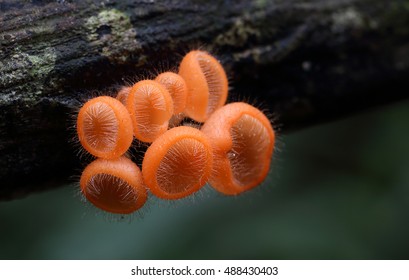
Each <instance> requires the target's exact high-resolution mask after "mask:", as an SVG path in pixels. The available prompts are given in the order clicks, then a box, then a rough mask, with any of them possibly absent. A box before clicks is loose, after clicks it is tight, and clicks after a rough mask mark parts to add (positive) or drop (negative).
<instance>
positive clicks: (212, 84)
mask: <svg viewBox="0 0 409 280" xmlns="http://www.w3.org/2000/svg"><path fill="white" fill-rule="evenodd" d="M179 75H180V76H182V78H183V79H184V80H185V82H186V85H187V89H188V94H187V103H186V109H185V113H186V115H187V116H188V117H190V118H192V119H193V120H195V121H198V122H204V121H206V120H207V119H208V118H209V116H210V115H211V114H212V113H213V112H214V111H215V110H216V109H218V108H220V107H221V106H223V105H224V104H225V103H226V100H227V92H228V81H227V76H226V73H225V71H224V69H223V67H222V65H221V64H220V63H219V62H218V61H217V60H216V59H215V58H214V57H213V56H211V55H210V54H208V53H207V52H204V51H197V50H196V51H191V52H189V53H188V54H187V55H186V56H185V57H184V58H183V60H182V62H181V63H180V67H179Z"/></svg>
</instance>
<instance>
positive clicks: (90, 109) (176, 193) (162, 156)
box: [77, 50, 275, 214]
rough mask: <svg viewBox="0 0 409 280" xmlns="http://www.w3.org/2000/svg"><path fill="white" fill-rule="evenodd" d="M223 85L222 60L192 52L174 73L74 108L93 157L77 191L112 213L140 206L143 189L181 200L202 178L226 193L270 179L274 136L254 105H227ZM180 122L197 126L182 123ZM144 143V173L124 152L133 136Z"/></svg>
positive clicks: (80, 135)
mask: <svg viewBox="0 0 409 280" xmlns="http://www.w3.org/2000/svg"><path fill="white" fill-rule="evenodd" d="M227 92H228V82H227V77H226V73H225V71H224V69H223V67H222V66H221V64H220V63H219V62H218V61H217V60H216V59H215V58H214V57H213V56H211V55H210V54H208V53H207V52H204V51H198V50H195V51H191V52H189V53H188V54H187V55H186V56H185V57H184V58H183V60H182V62H181V63H180V66H179V72H178V73H173V72H165V73H162V74H160V75H158V76H157V77H156V78H155V79H154V80H142V81H139V82H137V83H135V84H134V85H133V86H131V87H123V88H122V89H121V90H120V91H119V92H118V93H117V96H116V98H113V97H109V96H99V97H96V98H93V99H91V100H89V101H88V102H86V103H85V104H84V105H83V106H82V108H81V109H80V111H79V113H78V118H77V133H78V138H79V141H80V143H81V145H82V146H83V147H84V149H85V150H86V151H87V152H89V153H90V154H92V155H93V156H95V157H97V159H96V160H94V161H93V162H91V163H90V164H89V165H88V166H87V167H86V168H85V169H84V171H83V173H82V175H81V179H80V187H81V192H82V194H83V195H84V196H85V197H86V199H87V200H88V201H90V202H91V203H92V204H94V205H95V206H96V207H98V208H100V209H102V210H105V211H108V212H111V213H117V214H129V213H132V212H134V211H136V210H138V209H140V208H141V207H142V206H143V205H144V204H145V202H146V200H147V198H148V191H149V192H150V193H152V194H153V195H155V196H157V197H159V198H162V199H180V198H184V197H186V196H189V195H191V194H193V193H195V192H197V191H198V190H199V189H200V188H202V187H203V186H204V185H205V184H206V183H207V182H208V183H209V184H210V185H211V186H212V187H213V188H214V189H216V190H217V191H219V192H221V193H223V194H226V195H237V194H240V193H242V192H244V191H247V190H249V189H252V188H254V187H256V186H257V185H259V184H260V183H261V182H262V181H263V180H264V179H265V177H266V176H267V173H268V171H269V168H270V162H271V157H272V154H273V150H274V141H275V135H274V130H273V128H272V126H271V123H270V121H269V119H268V118H267V117H266V116H265V115H264V114H263V113H262V112H261V111H260V110H258V109H257V108H255V107H253V106H251V105H249V104H246V103H243V102H236V103H230V104H227V105H225V103H226V100H227ZM183 119H191V120H194V121H196V122H198V123H202V125H201V128H200V129H198V128H193V127H192V126H184V125H180V123H181V121H182V120H183ZM134 138H136V139H138V140H139V141H141V142H145V143H149V147H148V148H147V150H146V152H145V155H144V158H143V161H142V170H141V169H140V168H139V167H138V166H137V165H136V164H135V163H134V162H133V161H132V160H131V159H129V158H128V157H127V156H126V155H125V154H126V152H127V151H128V149H129V148H130V146H131V144H132V141H133V139H134Z"/></svg>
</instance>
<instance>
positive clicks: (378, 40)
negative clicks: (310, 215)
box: [0, 0, 409, 199]
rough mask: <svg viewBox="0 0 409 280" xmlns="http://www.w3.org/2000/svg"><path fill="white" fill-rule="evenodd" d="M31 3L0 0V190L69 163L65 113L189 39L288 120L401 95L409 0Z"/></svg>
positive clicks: (174, 56) (162, 60) (65, 169)
mask: <svg viewBox="0 0 409 280" xmlns="http://www.w3.org/2000/svg"><path fill="white" fill-rule="evenodd" d="M31 2H32V3H27V1H23V0H20V1H15V0H3V1H0V11H1V12H0V110H1V113H0V178H1V181H2V184H1V186H0V199H10V198H14V197H17V196H19V195H23V194H26V193H29V192H33V191H36V190H39V189H42V188H45V187H57V186H59V185H61V184H63V183H64V182H67V181H69V180H70V179H69V178H70V176H71V175H73V174H78V173H79V172H78V170H79V166H80V160H79V159H78V158H77V156H76V152H75V148H74V147H73V145H72V144H70V143H69V139H70V138H71V137H72V133H71V132H70V130H69V129H68V128H69V127H71V126H72V125H73V122H72V121H71V119H70V114H72V112H73V111H75V110H76V109H77V108H78V107H79V106H80V104H81V102H82V101H84V100H86V98H87V97H89V96H90V95H92V91H94V90H98V91H99V92H107V91H109V90H108V89H109V88H112V86H113V85H118V84H123V83H124V82H125V81H128V80H129V79H134V78H135V77H136V76H139V77H140V76H141V75H146V74H147V73H149V72H152V71H157V70H158V69H159V70H167V69H166V68H167V67H165V66H163V65H169V66H177V64H178V62H179V61H180V59H181V55H183V54H184V53H185V52H186V51H188V50H189V49H191V48H194V47H198V46H201V47H204V48H206V49H210V50H211V51H212V52H213V53H215V54H216V55H217V56H218V57H219V58H220V59H221V61H222V62H223V64H224V66H225V68H226V71H227V72H228V73H229V75H230V77H231V81H232V85H233V89H232V90H231V94H232V95H233V98H232V99H235V98H236V99H237V96H240V97H243V98H247V99H250V100H255V101H257V102H261V103H264V104H265V105H266V106H267V107H268V108H269V110H270V111H271V112H274V113H275V114H276V115H277V116H278V117H279V123H280V124H282V125H283V129H286V130H288V129H292V128H298V127H303V126H306V125H308V124H310V123H313V122H317V121H327V120H329V119H332V118H334V117H340V116H345V115H348V114H350V113H351V112H355V111H361V110H363V109H365V108H369V107H372V106H375V105H380V104H385V103H388V102H391V101H396V100H399V99H402V98H404V97H406V96H407V94H408V88H409V87H408V84H409V81H408V79H407V77H408V70H409V1H399V0H393V1H382V0H326V1H324V0H321V1H319V0H315V1H313V0H310V1H307V0H303V1H300V0H287V1H281V0H270V1H268V0H266V1H247V0H239V1H229V0H226V1H221V0H220V1H201V0H196V1H181V0H174V1H171V0H167V1H161V2H159V1H143V0H142V1H131V0H127V1H109V0H107V1H90V0H88V1H78V2H76V1H34V0H33V1H31ZM101 2H102V4H101ZM234 96H236V97H234Z"/></svg>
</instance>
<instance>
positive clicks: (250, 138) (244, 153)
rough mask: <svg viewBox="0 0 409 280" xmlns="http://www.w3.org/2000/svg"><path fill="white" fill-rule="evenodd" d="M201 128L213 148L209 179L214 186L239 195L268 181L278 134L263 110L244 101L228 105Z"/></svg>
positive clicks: (219, 189) (223, 191) (228, 193)
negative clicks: (276, 134)
mask: <svg viewBox="0 0 409 280" xmlns="http://www.w3.org/2000/svg"><path fill="white" fill-rule="evenodd" d="M201 131H202V132H203V133H204V134H206V135H207V137H208V139H209V141H210V143H211V145H212V148H213V171H212V175H211V177H210V179H209V183H210V185H211V186H212V187H214V188H215V189H216V190H218V191H220V192H222V193H224V194H227V195H236V194H239V193H242V192H244V191H247V190H249V189H252V188H254V187H256V186H257V185H259V184H260V183H261V182H263V181H264V179H265V177H266V176H267V174H268V172H269V169H270V163H271V157H272V155H273V151H274V142H275V133H274V130H273V128H272V126H271V123H270V121H269V120H268V118H267V117H266V116H265V115H264V114H263V113H262V112H261V111H260V110H258V109H257V108H255V107H253V106H251V105H249V104H247V103H242V102H237V103H230V104H227V105H225V106H224V107H222V108H220V109H218V110H217V111H216V112H214V113H213V115H211V116H210V118H209V119H208V120H207V121H206V122H205V124H204V125H203V127H202V128H201Z"/></svg>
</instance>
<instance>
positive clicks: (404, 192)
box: [0, 101, 409, 259]
mask: <svg viewBox="0 0 409 280" xmlns="http://www.w3.org/2000/svg"><path fill="white" fill-rule="evenodd" d="M280 142H281V144H280V149H281V151H280V152H279V153H277V154H276V156H275V159H274V164H273V167H272V171H271V175H270V177H269V178H268V180H267V181H266V182H265V183H264V184H263V185H262V186H260V187H259V188H257V189H255V190H253V191H251V192H248V193H245V194H243V195H241V196H239V197H224V196H222V195H219V194H217V193H215V192H214V191H212V190H211V189H210V188H208V187H207V188H206V189H205V190H204V191H202V192H200V193H199V194H198V195H197V196H196V197H195V198H189V199H186V200H183V201H178V202H177V203H172V204H169V203H164V202H161V201H159V200H156V199H151V201H152V202H151V203H150V205H149V206H148V207H147V208H148V209H145V210H144V211H143V214H144V215H143V218H139V217H135V218H134V219H133V220H132V221H131V222H130V223H129V222H118V221H116V222H115V221H109V220H108V218H107V217H106V216H105V217H104V215H97V214H96V213H97V212H96V211H94V210H93V209H92V208H91V207H87V206H86V205H84V204H83V203H82V202H81V201H80V199H79V198H78V197H76V196H75V195H74V194H75V193H76V190H77V186H74V185H71V186H66V187H63V188H59V189H56V190H52V191H46V192H44V193H39V194H33V195H30V196H28V197H26V198H24V199H20V200H15V201H10V202H0V258H1V259H225V258H228V259H238V258H240V259H401V258H405V259H407V258H409V102H407V101H405V102H401V103H396V104H393V105H389V106H386V107H383V108H379V109H376V110H373V111H371V112H366V113H362V114H360V115H357V116H353V117H350V118H348V119H344V120H341V121H336V122H332V123H328V124H325V125H319V126H315V127H311V128H308V129H304V130H302V131H297V132H293V133H290V134H288V135H281V137H280Z"/></svg>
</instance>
